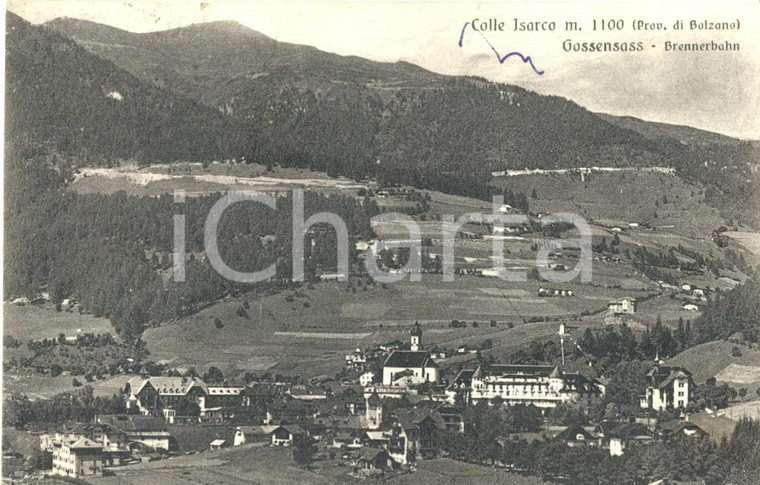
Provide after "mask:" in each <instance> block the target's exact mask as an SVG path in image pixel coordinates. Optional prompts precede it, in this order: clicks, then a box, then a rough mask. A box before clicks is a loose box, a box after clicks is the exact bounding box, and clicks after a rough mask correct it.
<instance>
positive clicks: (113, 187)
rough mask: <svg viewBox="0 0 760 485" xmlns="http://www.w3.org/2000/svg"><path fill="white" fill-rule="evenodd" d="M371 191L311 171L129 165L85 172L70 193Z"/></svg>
mask: <svg viewBox="0 0 760 485" xmlns="http://www.w3.org/2000/svg"><path fill="white" fill-rule="evenodd" d="M363 187H367V185H366V184H360V183H356V182H354V181H352V180H350V179H346V178H342V177H338V178H329V177H327V176H326V175H325V174H322V173H318V172H311V171H308V170H298V169H286V168H279V167H278V168H276V169H273V171H271V172H268V171H267V170H266V167H264V166H262V165H258V164H243V163H241V164H227V163H212V164H210V165H208V166H207V167H205V168H204V167H203V166H202V165H201V164H200V163H182V164H172V165H156V166H152V167H147V168H138V167H137V166H134V165H125V166H123V167H115V168H81V169H80V170H79V173H78V174H77V179H76V181H75V182H74V183H72V184H71V185H70V189H71V190H74V191H76V192H79V193H82V194H88V193H100V194H112V193H116V192H118V191H122V190H123V191H125V192H126V193H127V194H130V195H137V196H157V195H160V194H165V193H171V192H172V191H173V190H175V189H182V190H185V192H186V193H187V194H188V195H197V194H204V193H213V192H225V191H228V190H240V191H242V190H257V191H262V192H280V191H286V190H292V189H294V188H302V189H308V190H319V191H324V192H341V191H354V192H355V191H356V190H358V189H360V188H363Z"/></svg>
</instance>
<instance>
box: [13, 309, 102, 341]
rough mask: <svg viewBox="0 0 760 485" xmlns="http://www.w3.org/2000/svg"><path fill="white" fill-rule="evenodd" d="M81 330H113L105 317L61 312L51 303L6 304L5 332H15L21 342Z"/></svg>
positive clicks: (91, 331)
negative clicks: (42, 304)
mask: <svg viewBox="0 0 760 485" xmlns="http://www.w3.org/2000/svg"><path fill="white" fill-rule="evenodd" d="M80 330H81V331H82V332H83V333H113V327H112V326H111V323H110V322H109V321H108V320H106V319H105V318H95V317H93V316H92V315H80V314H79V313H78V312H71V311H63V312H59V311H56V310H55V308H53V306H52V305H44V306H40V305H23V306H20V305H11V304H7V303H6V304H3V335H12V336H13V337H15V338H17V339H18V340H20V341H22V342H26V341H27V340H31V339H40V338H56V337H58V335H59V334H61V333H64V334H66V336H71V337H74V336H76V334H77V333H78V332H79V331H80Z"/></svg>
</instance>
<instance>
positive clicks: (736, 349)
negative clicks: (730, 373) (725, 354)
mask: <svg viewBox="0 0 760 485" xmlns="http://www.w3.org/2000/svg"><path fill="white" fill-rule="evenodd" d="M731 356H732V357H741V356H742V351H741V349H740V348H739V347H737V346H734V348H733V349H731Z"/></svg>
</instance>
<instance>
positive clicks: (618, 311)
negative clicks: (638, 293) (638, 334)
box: [607, 297, 636, 315]
mask: <svg viewBox="0 0 760 485" xmlns="http://www.w3.org/2000/svg"><path fill="white" fill-rule="evenodd" d="M607 310H608V311H609V312H610V313H611V314H613V315H633V314H634V313H636V299H635V298H628V297H626V298H621V299H620V300H613V301H611V302H609V303H608V304H607Z"/></svg>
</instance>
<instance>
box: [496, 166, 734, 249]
mask: <svg viewBox="0 0 760 485" xmlns="http://www.w3.org/2000/svg"><path fill="white" fill-rule="evenodd" d="M492 184H493V185H496V186H505V187H509V188H511V189H512V190H515V191H520V192H524V193H525V194H526V195H530V194H532V191H533V190H534V189H535V190H536V195H538V198H537V199H530V204H531V210H532V211H534V212H538V211H541V212H573V213H576V214H579V215H581V216H583V217H585V218H586V219H588V220H593V221H599V222H604V223H605V224H606V225H609V226H614V225H618V226H621V227H626V226H627V225H628V223H631V222H636V223H639V224H641V223H649V224H650V225H652V226H659V227H660V228H661V229H662V230H664V231H665V232H669V233H675V234H680V235H685V236H689V237H696V238H705V237H706V236H709V234H710V232H711V231H712V230H713V229H716V228H718V227H720V226H721V225H724V222H723V219H722V218H721V217H720V216H719V215H718V212H717V211H716V210H715V209H712V208H711V207H709V206H707V205H706V204H705V203H704V196H703V194H702V189H701V188H700V187H696V186H692V185H689V184H686V183H685V182H683V181H682V180H681V179H680V178H678V177H676V176H673V175H667V174H661V173H650V172H633V173H632V172H620V173H594V174H592V175H590V176H589V177H588V178H587V179H586V181H585V182H584V181H581V178H580V176H579V175H570V174H561V175H525V176H519V177H500V178H496V179H494V180H493V181H492ZM663 195H665V196H666V199H663ZM668 226H672V227H668Z"/></svg>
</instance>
